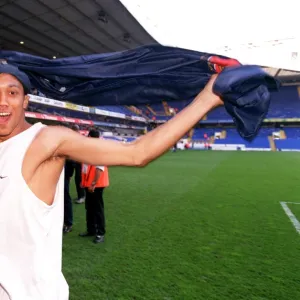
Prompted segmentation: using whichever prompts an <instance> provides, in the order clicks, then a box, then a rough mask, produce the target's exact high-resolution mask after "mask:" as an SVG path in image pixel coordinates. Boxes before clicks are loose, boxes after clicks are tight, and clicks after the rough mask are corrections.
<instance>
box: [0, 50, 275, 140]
mask: <svg viewBox="0 0 300 300" xmlns="http://www.w3.org/2000/svg"><path fill="white" fill-rule="evenodd" d="M0 58H2V59H4V60H6V61H7V62H8V63H9V64H13V65H15V66H17V67H19V69H21V70H23V71H24V72H26V73H27V74H28V76H29V78H30V80H31V83H32V85H33V86H35V87H36V88H37V89H38V90H39V91H41V92H42V93H44V94H46V95H47V96H48V97H51V98H54V99H59V100H67V101H70V102H73V103H76V104H82V105H88V106H100V105H129V104H133V105H134V104H146V103H147V104H149V103H150V104H151V103H155V102H161V101H162V100H166V101H172V100H187V99H192V98H194V97H195V96H196V95H197V94H198V93H199V92H200V91H201V90H202V89H203V88H204V86H205V85H206V83H207V82H208V80H209V79H210V77H211V76H212V75H213V74H215V73H220V75H219V76H218V79H217V80H216V82H215V84H214V91H215V92H216V93H218V94H219V95H220V96H221V97H222V98H223V100H224V102H225V108H226V110H227V111H228V112H229V114H230V115H231V116H232V117H233V120H234V121H235V123H236V125H237V127H238V131H239V133H240V134H241V135H242V136H243V137H244V138H246V139H252V138H253V137H254V136H255V135H256V134H257V131H258V129H259V127H260V124H261V121H262V119H263V118H264V116H265V115H266V113H267V111H268V108H269V102H270V93H269V92H270V91H274V90H277V89H278V87H279V83H278V82H277V81H276V80H275V79H274V78H273V77H271V76H270V75H268V74H266V73H265V72H264V71H263V70H262V69H261V68H259V67H256V66H241V65H240V64H239V62H238V61H236V60H234V59H230V58H228V57H224V56H216V55H214V54H209V53H202V52H197V51H191V50H186V49H180V48H174V47H165V46H161V45H151V46H143V47H139V48H136V49H132V50H126V51H122V52H116V53H106V54H93V55H82V56H78V57H68V58H61V59H56V60H53V59H46V58H42V57H38V56H33V55H29V54H24V53H20V52H14V51H1V55H0ZM221 75H222V76H221ZM244 112H246V113H245V114H246V115H247V117H246V123H245V114H244ZM252 123H253V124H252Z"/></svg>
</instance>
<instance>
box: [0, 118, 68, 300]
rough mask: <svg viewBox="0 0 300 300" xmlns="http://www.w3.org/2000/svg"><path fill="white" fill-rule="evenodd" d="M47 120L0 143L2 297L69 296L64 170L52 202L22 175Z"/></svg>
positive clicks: (44, 299) (52, 299) (59, 299)
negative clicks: (64, 272) (29, 151)
mask: <svg viewBox="0 0 300 300" xmlns="http://www.w3.org/2000/svg"><path fill="white" fill-rule="evenodd" d="M44 126H45V125H43V124H41V123H37V124H35V125H33V126H31V127H30V128H29V129H27V130H25V131H24V132H22V133H20V134H18V135H16V136H14V137H12V138H10V139H8V140H7V141H4V142H2V143H0V300H2V299H1V294H4V291H6V292H7V294H8V295H7V296H8V299H11V300H67V299H69V289H68V285H67V283H66V281H65V279H64V277H63V275H62V272H61V269H62V228H63V204H64V172H62V174H61V176H60V179H59V182H58V184H57V187H56V194H55V199H54V202H53V204H52V205H51V206H49V205H47V204H46V203H44V202H42V201H41V200H40V199H38V198H37V197H36V196H35V195H34V193H33V192H32V191H31V190H30V188H29V187H28V186H27V184H26V182H25V180H24V178H23V176H22V164H23V159H24V156H25V153H26V151H27V149H28V148H29V146H30V145H31V143H32V141H33V140H34V138H35V136H36V135H37V134H38V133H39V131H40V130H41V129H42V128H43V127H44ZM44 180H47V178H41V185H42V184H43V182H44ZM1 286H2V287H1ZM3 299H6V298H5V297H4V296H3Z"/></svg>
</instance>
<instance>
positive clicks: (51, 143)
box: [32, 126, 73, 158]
mask: <svg viewBox="0 0 300 300" xmlns="http://www.w3.org/2000/svg"><path fill="white" fill-rule="evenodd" d="M72 133H73V131H72V130H71V129H69V128H66V127H63V126H45V127H44V128H43V129H42V130H41V131H40V132H39V134H38V135H37V136H36V138H35V140H34V141H33V143H32V148H33V149H34V152H39V151H41V152H40V154H42V153H43V156H44V155H46V156H49V158H51V156H54V155H55V153H56V151H57V149H58V148H59V145H61V143H62V142H63V140H64V139H65V138H66V137H67V136H68V135H72Z"/></svg>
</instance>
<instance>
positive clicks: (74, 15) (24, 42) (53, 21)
mask: <svg viewBox="0 0 300 300" xmlns="http://www.w3.org/2000/svg"><path fill="white" fill-rule="evenodd" d="M0 25H1V29H0V49H7V50H15V51H21V52H26V53H30V54H35V55H39V56H43V57H48V58H53V57H66V56H76V55H82V54H91V53H103V52H114V51H121V50H126V49H130V48H135V47H137V46H141V45H144V44H151V43H152V44H153V43H156V41H155V40H154V39H153V38H152V37H151V36H150V35H149V34H148V33H147V32H146V31H145V30H144V29H143V27H142V26H141V25H140V24H139V23H138V22H137V21H136V20H135V19H134V17H133V16H132V15H131V14H130V13H129V12H128V11H127V9H126V8H125V7H124V6H123V5H122V4H121V2H119V1H117V0H0Z"/></svg>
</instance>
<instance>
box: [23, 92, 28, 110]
mask: <svg viewBox="0 0 300 300" xmlns="http://www.w3.org/2000/svg"><path fill="white" fill-rule="evenodd" d="M28 103H29V96H28V95H25V96H24V102H23V108H24V109H26V108H27V107H28Z"/></svg>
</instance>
